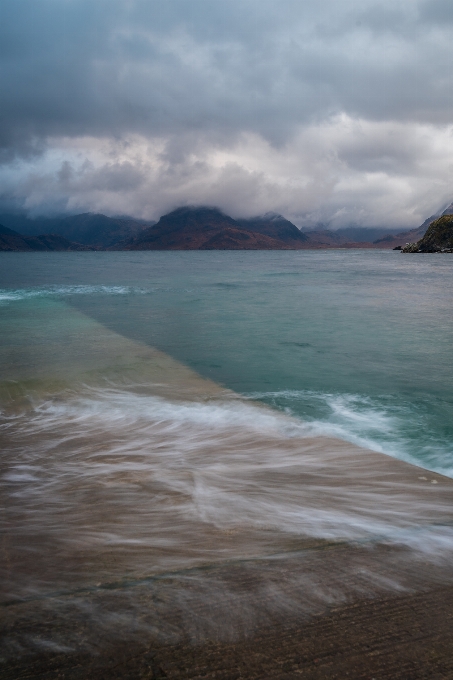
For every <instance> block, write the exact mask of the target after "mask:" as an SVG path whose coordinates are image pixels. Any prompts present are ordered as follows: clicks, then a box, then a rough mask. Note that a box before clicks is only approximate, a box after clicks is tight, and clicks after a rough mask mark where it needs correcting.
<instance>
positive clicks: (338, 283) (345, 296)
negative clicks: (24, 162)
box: [0, 251, 453, 625]
mask: <svg viewBox="0 0 453 680" xmlns="http://www.w3.org/2000/svg"><path fill="white" fill-rule="evenodd" d="M0 264H1V269H0V289H1V290H0V316H1V324H2V325H1V336H0V367H1V382H0V402H1V407H2V411H1V423H0V425H1V430H0V436H1V438H2V441H1V443H2V461H1V473H2V479H1V495H2V499H3V507H4V510H5V512H4V514H3V517H4V524H3V527H2V556H3V566H2V582H3V584H4V589H3V598H4V599H3V601H4V602H5V603H8V602H15V601H20V600H22V599H24V598H36V597H38V598H39V597H48V596H55V594H58V593H59V594H64V593H66V594H71V593H76V592H78V590H79V589H80V588H94V589H96V588H98V587H102V588H103V587H104V586H105V585H106V584H107V585H108V584H115V583H126V582H134V583H137V582H141V581H143V579H145V580H146V579H148V578H151V577H154V576H156V575H160V576H162V575H165V574H168V573H171V572H174V571H175V570H177V571H178V572H181V570H187V569H194V568H196V567H200V566H203V565H214V564H224V563H228V562H230V561H231V560H233V561H234V560H244V559H255V558H259V559H262V558H263V557H265V556H284V555H289V554H295V553H297V551H299V550H301V549H302V548H304V549H306V548H307V547H309V546H317V545H320V544H321V543H322V544H323V545H324V544H325V543H326V542H332V541H333V542H338V541H340V542H344V541H346V542H351V541H352V542H354V543H357V542H358V543H360V545H368V544H369V545H371V544H376V543H378V544H386V545H400V546H405V549H410V550H412V551H413V553H414V555H415V554H417V555H419V556H422V557H420V558H417V559H421V560H422V562H423V563H426V560H428V559H429V560H431V561H432V562H433V564H434V563H438V562H439V560H440V561H442V560H443V561H445V560H446V559H447V561H448V560H450V557H451V552H452V550H453V515H452V512H451V510H452V500H453V498H452V485H451V483H450V482H449V480H444V479H442V477H439V476H438V475H435V474H432V473H431V472H429V471H426V470H437V471H439V472H441V473H443V474H444V475H449V476H452V473H453V437H452V423H453V418H452V415H453V405H452V391H451V384H452V382H451V379H452V368H451V361H450V352H451V340H452V334H453V321H452V316H451V314H450V313H449V312H450V307H451V293H452V289H453V267H452V265H453V260H452V259H451V258H450V257H449V256H445V257H440V256H433V257H431V258H429V257H423V256H422V257H420V256H416V255H414V256H407V257H404V256H402V255H400V254H399V253H393V252H390V253H388V252H382V253H379V252H367V251H360V252H358V251H357V252H354V251H325V252H289V253H288V252H285V253H281V252H275V253H272V252H264V253H262V252H249V253H232V252H211V253H198V252H192V253H64V254H63V253H61V254H56V253H55V254H2V256H1V258H0ZM156 348H157V349H156ZM351 444H355V445H356V446H353V445H351ZM358 447H363V448H358ZM373 451H375V452H384V453H387V454H389V455H390V456H392V457H394V458H396V459H397V458H399V459H402V460H406V461H412V462H415V463H416V464H417V465H419V466H421V467H420V468H416V467H414V468H409V467H407V466H405V465H404V464H402V463H399V462H398V461H394V462H392V461H391V460H389V459H388V458H386V457H383V456H379V455H375V454H374V453H373ZM421 468H425V470H423V469H421ZM386 569H387V571H388V573H390V572H391V570H390V571H389V567H388V565H387V567H386ZM345 570H346V571H347V569H346V567H345ZM346 571H345V573H346ZM398 571H399V567H398V569H397V568H396V567H395V568H394V573H395V574H397V573H398ZM400 571H401V570H400ZM384 572H385V569H384ZM392 573H393V572H392ZM272 578H274V576H273V577H272ZM370 579H371V581H374V583H375V585H376V583H378V582H379V584H380V585H379V587H382V583H383V581H382V579H383V576H382V574H381V575H376V574H375V575H374V576H373V577H371V576H370V577H369V580H370ZM392 579H393V580H392V582H391V584H390V585H389V584H387V585H386V587H392V588H398V587H400V585H399V584H398V582H397V577H396V576H394V577H393V576H392ZM291 582H292V581H291ZM337 585H338V584H337ZM272 587H273V586H272ZM360 587H362V586H360ZM367 588H369V585H367ZM340 590H341V589H340ZM336 592H337V595H335V596H334V595H332V597H333V599H335V597H337V596H339V595H338V592H339V591H336ZM367 592H368V591H367ZM52 594H53V595H52ZM326 597H327V596H326ZM271 599H272V597H271ZM277 599H278V598H277ZM327 599H329V598H327ZM82 600H83V598H82ZM216 625H219V624H218V622H217V624H216Z"/></svg>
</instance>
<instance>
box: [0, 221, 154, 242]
mask: <svg viewBox="0 0 453 680" xmlns="http://www.w3.org/2000/svg"><path fill="white" fill-rule="evenodd" d="M0 221H1V222H2V223H3V224H4V225H5V226H6V227H9V228H10V229H14V230H15V231H18V232H19V233H20V234H22V235H23V236H38V235H39V234H58V235H60V236H63V237H64V238H65V239H67V240H69V241H76V242H78V243H82V244H84V245H87V246H95V247H98V248H109V247H110V246H113V245H114V244H115V243H118V241H124V240H125V239H130V238H132V237H134V236H136V235H138V234H140V233H141V232H142V231H143V229H145V228H147V227H149V226H150V225H151V224H154V222H143V221H141V220H134V219H132V218H129V217H122V218H114V217H107V215H101V214H96V213H82V214H80V215H70V216H66V217H52V218H49V217H40V218H36V219H30V218H29V217H26V216H25V215H12V214H4V215H0Z"/></svg>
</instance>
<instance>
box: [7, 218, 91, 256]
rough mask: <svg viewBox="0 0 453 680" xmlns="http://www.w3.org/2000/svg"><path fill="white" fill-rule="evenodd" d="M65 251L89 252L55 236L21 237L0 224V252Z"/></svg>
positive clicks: (84, 247)
mask: <svg viewBox="0 0 453 680" xmlns="http://www.w3.org/2000/svg"><path fill="white" fill-rule="evenodd" d="M36 250H41V251H42V250H44V251H67V250H91V248H89V247H88V246H85V245H82V244H80V243H73V242H72V241H68V240H67V239H65V238H63V237H62V236H58V235H57V234H42V235H41V236H22V235H21V234H18V233H17V231H13V230H12V229H9V228H8V227H4V226H3V225H2V224H0V251H3V252H21V251H36Z"/></svg>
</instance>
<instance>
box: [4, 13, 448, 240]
mask: <svg viewBox="0 0 453 680" xmlns="http://www.w3.org/2000/svg"><path fill="white" fill-rule="evenodd" d="M0 23H1V25H2V29H1V33H2V40H1V50H0V68H1V71H0V83H1V89H2V93H3V95H2V107H1V111H0V117H1V125H0V159H1V166H0V182H1V187H2V188H1V194H0V199H1V205H0V207H1V208H3V209H4V210H9V209H11V208H12V207H25V208H26V209H27V210H28V211H29V212H30V214H32V215H33V214H55V213H58V212H83V211H98V212H104V213H108V214H131V215H134V216H136V217H142V218H146V219H157V218H158V217H159V216H160V215H161V214H164V213H165V212H168V211H169V210H171V209H172V208H174V207H176V206H178V205H183V204H187V203H190V204H196V203H199V204H210V205H218V206H220V207H221V208H222V209H224V210H226V211H228V212H229V214H232V215H233V216H247V215H255V214H258V213H264V212H266V211H268V210H273V211H276V212H279V213H283V214H285V215H286V216H287V217H288V218H290V219H291V220H292V221H294V222H295V223H297V224H299V225H304V224H312V223H313V224H316V223H317V222H323V223H324V224H328V225H330V227H340V226H347V225H350V224H359V225H365V226H380V225H386V226H395V227H399V226H401V227H411V226H416V225H417V224H419V223H420V222H421V221H423V219H424V218H425V217H427V216H428V215H431V214H432V213H434V212H435V211H436V210H437V209H438V208H439V207H440V205H442V204H443V203H445V204H446V203H447V202H449V201H450V200H451V193H452V191H451V180H452V162H451V158H452V151H453V125H452V111H453V106H452V105H453V87H452V85H453V83H452V79H453V72H452V69H451V63H452V59H453V41H452V40H451V34H452V28H453V6H452V3H451V2H450V0H423V1H422V0H420V1H418V0H392V1H390V0H380V1H379V2H377V1H374V0H362V1H361V2H360V3H359V2H357V1H356V0H342V1H341V2H338V0H323V1H322V2H319V0H316V1H314V0H305V1H304V2H303V3H301V2H299V1H298V0H280V1H279V2H276V1H275V0H272V1H271V0H259V1H258V0H228V2H217V1H216V0H165V1H164V0H90V1H89V2H88V1H87V0H39V2H36V0H19V1H17V0H3V2H2V6H1V9H0Z"/></svg>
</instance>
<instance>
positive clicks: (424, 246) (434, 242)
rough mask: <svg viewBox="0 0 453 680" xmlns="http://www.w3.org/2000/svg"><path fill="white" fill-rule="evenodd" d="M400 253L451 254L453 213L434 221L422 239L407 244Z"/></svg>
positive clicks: (452, 248) (452, 245)
mask: <svg viewBox="0 0 453 680" xmlns="http://www.w3.org/2000/svg"><path fill="white" fill-rule="evenodd" d="M447 210H448V208H447ZM402 252H403V253H453V211H452V213H447V214H445V213H444V214H443V215H442V217H439V218H438V219H437V220H434V222H432V223H431V224H430V225H429V227H428V229H427V231H426V234H425V235H424V236H423V238H422V239H420V240H419V241H417V242H416V243H408V244H407V245H406V247H405V248H403V249H402Z"/></svg>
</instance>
